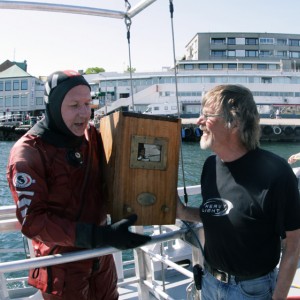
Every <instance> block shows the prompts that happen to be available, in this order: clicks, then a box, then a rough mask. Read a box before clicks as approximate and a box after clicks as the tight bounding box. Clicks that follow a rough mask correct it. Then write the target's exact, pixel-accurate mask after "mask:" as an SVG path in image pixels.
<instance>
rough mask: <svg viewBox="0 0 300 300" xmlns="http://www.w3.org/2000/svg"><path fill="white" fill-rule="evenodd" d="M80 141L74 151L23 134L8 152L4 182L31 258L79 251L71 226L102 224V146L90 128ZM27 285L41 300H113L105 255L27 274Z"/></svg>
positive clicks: (111, 274) (112, 268)
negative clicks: (29, 242)
mask: <svg viewBox="0 0 300 300" xmlns="http://www.w3.org/2000/svg"><path fill="white" fill-rule="evenodd" d="M85 137H86V140H85V142H84V143H83V144H82V145H81V146H80V148H79V149H75V150H74V149H71V150H70V149H66V148H59V147H55V146H52V145H50V144H48V143H46V142H44V141H43V140H42V139H41V138H39V137H37V136H33V135H29V134H26V135H24V136H23V137H21V138H20V139H19V140H18V141H17V142H16V144H15V145H14V146H13V148H12V150H11V154H10V158H9V162H8V167H7V179H8V182H9V186H10V189H11V192H12V195H13V198H14V201H15V203H16V205H17V217H18V220H19V221H20V223H21V224H22V233H23V234H24V235H25V236H27V237H29V238H31V239H32V242H33V247H34V250H35V254H36V256H43V255H48V254H56V253H64V252H71V251H75V250H79V249H78V248H75V247H74V244H75V228H76V222H85V223H92V224H95V225H104V224H105V223H106V210H105V207H104V201H103V183H102V180H101V168H100V159H101V155H102V154H101V153H102V151H101V150H102V143H101V140H100V136H99V134H98V132H97V131H96V129H95V128H94V127H93V126H90V127H89V128H88V129H87V130H86V134H85ZM87 140H89V141H87ZM70 151H73V152H74V151H76V155H77V156H78V154H79V160H80V163H78V164H76V161H75V164H74V163H73V164H72V163H70V161H68V157H69V152H70ZM73 154H74V153H73ZM76 155H75V156H76ZM73 156H74V155H73ZM75 160H76V159H75ZM29 282H30V284H31V285H34V286H36V287H37V288H39V289H41V290H42V291H43V292H45V293H47V294H51V296H50V295H49V296H47V295H44V296H45V299H66V300H70V299H76V300H79V299H80V300H81V299H105V300H114V299H118V292H117V287H116V283H117V275H116V270H115V265H114V262H113V257H112V256H111V255H109V256H104V257H100V258H97V259H89V260H85V261H79V262H73V263H68V264H62V265H58V266H51V267H47V268H39V269H35V270H31V271H30V280H29Z"/></svg>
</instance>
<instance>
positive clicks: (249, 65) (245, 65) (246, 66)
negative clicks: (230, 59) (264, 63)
mask: <svg viewBox="0 0 300 300" xmlns="http://www.w3.org/2000/svg"><path fill="white" fill-rule="evenodd" d="M243 67H244V70H252V64H244V65H243Z"/></svg>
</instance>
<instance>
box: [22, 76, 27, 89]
mask: <svg viewBox="0 0 300 300" xmlns="http://www.w3.org/2000/svg"><path fill="white" fill-rule="evenodd" d="M21 90H22V91H25V90H28V80H27V79H23V80H21Z"/></svg>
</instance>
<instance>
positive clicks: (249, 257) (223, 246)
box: [200, 148, 300, 276]
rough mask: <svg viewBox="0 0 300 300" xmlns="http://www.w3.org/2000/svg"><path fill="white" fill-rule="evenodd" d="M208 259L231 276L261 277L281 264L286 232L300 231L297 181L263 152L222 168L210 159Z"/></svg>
mask: <svg viewBox="0 0 300 300" xmlns="http://www.w3.org/2000/svg"><path fill="white" fill-rule="evenodd" d="M201 188H202V197H203V203H202V205H201V206H200V216H201V219H202V221H203V225H204V232H205V249H204V250H205V259H206V260H207V262H208V263H209V264H210V265H211V266H213V267H215V268H217V269H220V270H223V271H226V272H228V273H230V274H233V275H240V276H246V275H261V274H263V273H267V272H269V271H271V270H272V269H273V268H274V267H275V266H276V265H277V263H278V261H279V257H280V249H281V238H282V239H283V238H285V231H291V230H295V229H298V228H300V197H299V191H298V183H297V178H296V176H295V175H294V173H293V171H292V169H291V167H290V166H289V165H288V163H287V162H286V161H285V160H284V159H283V158H281V157H279V156H277V155H275V154H273V153H271V152H269V151H265V150H262V149H259V148H258V149H256V150H253V151H250V152H248V153H247V154H246V155H244V156H243V157H241V158H240V159H238V160H236V161H233V162H230V163H224V162H222V161H221V160H220V159H219V158H218V157H216V156H215V155H213V156H210V157H209V158H208V159H207V160H206V162H205V164H204V166H203V171H202V175H201Z"/></svg>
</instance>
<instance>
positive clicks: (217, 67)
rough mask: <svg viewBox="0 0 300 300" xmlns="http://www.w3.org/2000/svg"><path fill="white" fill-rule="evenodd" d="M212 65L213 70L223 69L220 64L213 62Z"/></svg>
mask: <svg viewBox="0 0 300 300" xmlns="http://www.w3.org/2000/svg"><path fill="white" fill-rule="evenodd" d="M213 66H214V70H222V69H223V65H222V64H213Z"/></svg>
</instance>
